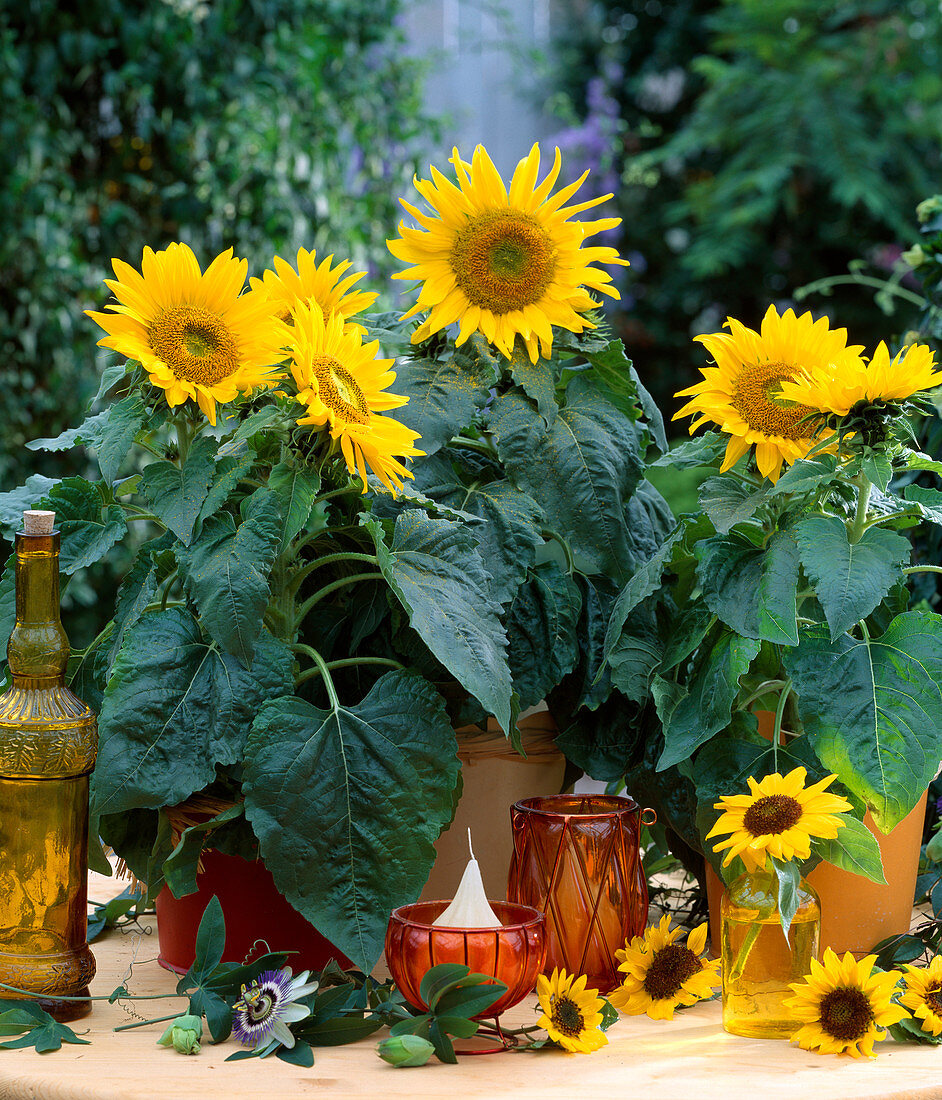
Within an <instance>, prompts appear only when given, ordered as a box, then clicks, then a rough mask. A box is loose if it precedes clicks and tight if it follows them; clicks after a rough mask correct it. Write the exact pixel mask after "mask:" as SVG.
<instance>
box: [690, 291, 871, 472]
mask: <svg viewBox="0 0 942 1100" xmlns="http://www.w3.org/2000/svg"><path fill="white" fill-rule="evenodd" d="M726 327H727V328H728V329H729V332H728V333H727V332H713V333H710V334H708V335H703V336H696V337H694V339H695V340H697V341H699V342H700V343H701V344H703V346H704V347H705V348H706V349H707V351H708V352H709V353H710V355H712V356H713V360H714V362H715V363H716V366H714V367H701V368H700V373H701V374H702V375H703V380H702V381H700V382H697V384H696V385H694V386H690V387H689V388H688V389H685V390H680V391H678V393H677V394H676V395H675V396H677V397H690V400H689V401H688V402H687V404H686V405H684V407H683V408H682V409H681V410H680V411H679V412H677V413H675V414H674V420H677V419H678V417H681V416H692V415H695V416H696V419H694V420H693V421H692V422H691V425H690V431H691V433H693V432H694V431H696V429H697V428H699V427H700V426H701V425H702V424H706V423H710V422H712V423H714V424H717V425H718V426H719V427H720V429H721V430H722V431H724V432H726V433H727V435H729V437H730V439H729V442H728V443H727V446H726V456H725V458H724V459H723V465H722V467H721V469H722V470H728V469H729V468H730V467H731V466H733V465H735V463H736V462H738V461H739V459H740V458H742V456H743V455H744V454H746V452H747V451H748V450H749V449H750V448H751V447H753V446H754V447H755V458H756V465H757V466H758V468H759V473H760V474H762V476H763V477H767V478H769V479H770V480H771V481H773V482H774V481H778V478H779V474H780V473H781V470H782V463H783V462H794V461H795V460H796V459H799V458H804V457H805V455H806V454H807V453H808V451H809V450H811V448H812V447H813V446H814V444H815V434H816V432H817V430H818V429H817V428H816V426H815V425H814V424H813V423H812V422H811V421H809V420H807V419H806V418H807V417H808V416H809V414H811V413H814V412H816V411H817V409H816V408H814V407H812V406H809V405H806V404H803V403H801V402H796V401H793V400H790V399H787V398H785V397H783V396H782V383H783V382H785V381H787V380H789V379H793V378H796V377H797V376H798V374H799V372H800V371H801V370H802V369H807V368H811V367H818V366H822V367H824V368H827V369H830V370H832V371H833V372H834V373H835V374H838V375H841V374H844V373H846V372H848V371H851V370H853V369H855V367H856V365H858V364H859V363H860V361H861V360H860V352H861V351H862V350H863V347H862V345H861V346H858V345H855V346H853V347H848V346H847V330H846V329H842V328H839V329H833V330H831V329H830V328H829V327H828V320H827V318H826V317H822V318H821V319H820V320H818V321H815V320H813V319H812V316H811V314H810V313H804V314H802V315H801V317H796V316H795V314H794V312H793V311H792V310H790V309H787V310H786V311H785V312H784V313H783V314H782V315H781V317H780V316H779V315H778V311H777V310H776V308H775V306H769V308H768V311H767V312H766V315H765V317H763V319H762V325H761V327H760V330H759V332H755V331H754V330H753V329H751V328H747V327H746V326H745V325H743V324H741V323H740V322H739V321H737V320H735V319H734V318H733V317H729V318H727V320H726Z"/></svg>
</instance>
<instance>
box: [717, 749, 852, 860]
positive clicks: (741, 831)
mask: <svg viewBox="0 0 942 1100" xmlns="http://www.w3.org/2000/svg"><path fill="white" fill-rule="evenodd" d="M806 778H807V772H806V771H805V769H804V768H795V769H794V770H793V771H790V772H789V773H788V775H785V776H782V775H779V774H778V772H775V773H774V774H773V775H767V776H766V777H765V779H763V780H762V781H761V782H759V783H757V782H756V781H755V779H753V777H752V776H751V775H750V776H749V790H750V792H751V793H750V794H733V795H725V796H724V797H723V798H721V799H720V801H719V802H714V804H713V805H714V808H715V809H717V810H722V811H723V813H722V816H721V817H720V819H719V820H718V821H717V823H716V824H715V825H714V826H713V828H712V829H711V830H710V831H709V832H708V833H707V836H706V838H707V840H709V838H710V837H713V836H719V835H720V834H721V833H732V836H730V837H728V838H727V839H726V840H724V841H721V842H720V843H719V844H714V845H713V851H714V852H720V851H722V850H723V849H724V848H728V849H729V851H728V852H727V853H726V858H725V859H724V860H723V866H724V867H725V866H726V865H727V864H729V863H730V862H731V861H732V860H733V858H734V857H735V856H740V857H741V858H742V861H743V863H745V865H746V869H747V870H749V871H761V870H762V868H763V867H765V864H766V856H767V855H771V856H774V857H775V858H776V859H780V860H789V859H807V858H808V857H809V856H810V855H811V838H812V837H813V836H816V837H822V838H826V839H829V840H833V839H834V837H836V836H837V830H838V829H840V828H841V827H842V826H843V825H844V821H843V820H842V819H841V818H840V817H838V816H837V815H838V814H841V813H843V812H844V811H845V810H849V809H850V808H851V807H850V803H849V802H848V801H847V799H846V798H841V796H840V795H837V794H830V793H827V792H826V791H825V788H826V787H827V786H828V785H829V784H830V783H831V782H833V780H835V779H836V778H837V776H835V775H829V776H827V778H826V779H822V780H821V781H820V782H818V783H812V785H811V786H810V787H806V786H805V779H806Z"/></svg>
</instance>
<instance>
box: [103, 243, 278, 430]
mask: <svg viewBox="0 0 942 1100" xmlns="http://www.w3.org/2000/svg"><path fill="white" fill-rule="evenodd" d="M112 265H113V267H114V272H115V275H116V276H117V279H106V280H105V285H106V286H107V287H109V289H110V290H111V291H112V292H113V294H114V296H115V297H116V298H117V299H118V304H117V305H108V306H106V309H108V310H109V311H110V312H107V313H96V312H94V311H93V310H86V311H85V312H86V313H87V314H88V316H89V317H91V318H92V320H93V321H96V322H97V323H98V324H99V325H101V327H102V328H103V329H104V330H105V332H107V333H108V335H107V336H106V337H104V338H103V339H101V340H99V341H98V343H99V345H101V346H102V347H106V348H112V349H114V350H115V351H117V352H119V353H120V354H122V355H126V356H127V357H128V358H129V359H136V360H138V362H140V364H141V365H142V366H143V368H144V370H145V371H147V374H148V375H149V377H150V380H151V383H152V384H153V385H155V386H159V387H160V388H161V389H163V391H164V395H165V396H166V398H167V403H168V404H169V405H170V406H171V408H173V407H175V406H176V405H182V404H183V402H184V401H186V400H187V399H188V398H192V399H193V400H194V401H196V403H197V404H198V405H199V407H200V408H201V409H202V410H203V412H204V413H205V415H206V416H207V418H208V419H209V422H210V423H211V424H215V423H216V402H217V401H219V402H226V401H232V400H233V399H234V398H235V397H236V396H237V395H238V394H240V393H249V392H251V391H252V390H254V389H256V388H257V387H259V386H263V385H266V384H268V382H269V381H270V377H269V376H270V374H271V369H270V368H271V366H272V364H274V363H278V362H279V361H280V360H282V359H284V355H283V353H282V351H281V347H282V345H283V344H284V326H283V325H281V324H280V323H279V321H278V319H277V317H276V316H275V313H276V309H275V306H274V305H273V304H272V303H271V302H270V301H269V300H267V299H265V298H263V297H261V296H259V295H251V294H241V291H242V288H243V286H244V285H245V276H246V272H247V269H248V263H247V261H246V260H237V259H235V258H234V257H233V255H232V249H231V248H228V249H226V251H225V252H223V253H222V254H221V255H219V256H217V257H216V259H215V260H213V262H212V263H211V264H210V265H209V267H208V268H207V269H206V271H205V272H204V273H202V274H201V273H200V267H199V264H198V263H197V260H196V257H195V256H194V255H193V252H192V251H191V249H190V248H189V246H188V245H185V244H171V245H170V246H169V247H168V248H166V249H164V250H163V251H162V252H154V251H153V249H151V248H145V249H144V256H143V259H142V261H141V270H140V272H138V271H136V270H135V269H134V268H133V267H131V265H130V264H126V263H125V262H124V261H123V260H112Z"/></svg>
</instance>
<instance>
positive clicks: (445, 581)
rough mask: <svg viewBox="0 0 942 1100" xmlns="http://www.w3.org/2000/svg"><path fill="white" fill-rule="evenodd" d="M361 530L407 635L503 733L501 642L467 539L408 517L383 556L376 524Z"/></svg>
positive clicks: (506, 682)
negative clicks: (411, 633)
mask: <svg viewBox="0 0 942 1100" xmlns="http://www.w3.org/2000/svg"><path fill="white" fill-rule="evenodd" d="M362 522H363V524H364V526H366V527H367V528H368V529H369V531H370V533H371V534H372V535H373V540H374V542H375V544H376V554H377V557H378V558H379V566H380V569H381V570H382V573H383V576H384V577H385V578H386V580H387V582H388V583H389V586H390V588H392V590H393V592H394V593H395V594H396V597H397V599H398V600H399V602H400V603H401V604H402V606H403V607H404V608H405V609H406V611H407V612H408V615H409V622H410V624H411V626H412V628H413V629H414V630H415V631H416V632H417V633H418V634H419V636H420V637H421V638H422V641H423V642H425V644H426V645H427V646H428V648H429V649H430V650H431V651H432V653H433V654H434V655H435V657H436V658H437V659H438V660H439V661H440V662H441V663H442V664H443V665H444V666H445V668H447V669H448V671H449V672H450V673H451V674H452V675H453V676H454V677H455V679H456V680H458V682H459V683H460V684H461V685H462V686H463V687H464V688H465V690H466V691H469V692H470V693H471V694H472V695H473V696H474V697H475V698H476V699H478V700H479V701H480V703H481V704H482V706H484V707H486V708H487V710H488V711H489V712H490V713H491V714H493V715H494V717H495V718H496V719H497V721H498V723H499V725H500V727H501V729H503V730H505V731H507V732H509V731H510V730H511V728H512V726H513V717H512V714H511V707H512V701H511V695H512V693H513V685H512V683H511V678H510V669H509V667H508V665H507V635H506V633H505V631H504V627H503V625H502V624H501V621H500V619H499V618H498V608H497V607H496V606H495V604H494V602H493V601H492V600H491V598H490V593H489V588H488V586H489V581H490V577H489V574H488V573H487V572H486V571H485V569H484V563H483V562H482V561H481V556H480V554H479V553H478V549H477V545H476V543H475V541H474V538H473V536H472V535H471V534H470V533H469V532H468V530H467V529H466V528H464V527H461V526H459V525H458V524H455V523H451V522H449V521H448V520H444V519H438V518H436V517H434V516H429V515H426V513H425V512H422V511H419V510H417V509H412V510H410V511H407V512H402V513H401V514H400V515H399V516H398V517H397V519H396V525H395V528H394V533H393V539H392V545H391V546H390V547H388V548H387V546H386V543H385V539H384V536H383V530H382V526H381V525H380V523H379V522H378V521H377V520H375V519H373V518H372V517H369V516H364V517H363V519H362Z"/></svg>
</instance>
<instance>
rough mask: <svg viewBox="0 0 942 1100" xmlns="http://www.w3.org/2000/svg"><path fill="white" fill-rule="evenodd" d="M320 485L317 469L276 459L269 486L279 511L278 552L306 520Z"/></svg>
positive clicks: (269, 478)
mask: <svg viewBox="0 0 942 1100" xmlns="http://www.w3.org/2000/svg"><path fill="white" fill-rule="evenodd" d="M320 484H321V479H320V477H319V476H318V474H317V471H316V470H311V469H307V468H305V467H302V466H294V465H291V464H290V463H287V462H279V463H278V465H277V466H275V467H274V468H273V469H272V472H271V474H270V475H269V477H268V488H269V489H270V490H271V491H272V492H273V493H274V494H275V498H276V500H277V503H278V508H279V511H280V512H281V538H280V540H279V547H278V549H279V553H280V552H281V551H282V550H284V548H285V547H286V546H287V545H288V543H289V542H290V541H291V540H292V539H293V538H294V536H295V535H296V534H297V533H298V532H299V531H300V530H301V529H302V528H303V527H304V525H305V524H306V523H307V521H308V517H309V516H310V514H311V508H312V507H313V505H314V498H315V497H316V496H317V490H318V489H319V488H320Z"/></svg>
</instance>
